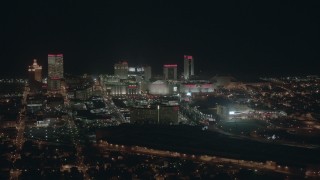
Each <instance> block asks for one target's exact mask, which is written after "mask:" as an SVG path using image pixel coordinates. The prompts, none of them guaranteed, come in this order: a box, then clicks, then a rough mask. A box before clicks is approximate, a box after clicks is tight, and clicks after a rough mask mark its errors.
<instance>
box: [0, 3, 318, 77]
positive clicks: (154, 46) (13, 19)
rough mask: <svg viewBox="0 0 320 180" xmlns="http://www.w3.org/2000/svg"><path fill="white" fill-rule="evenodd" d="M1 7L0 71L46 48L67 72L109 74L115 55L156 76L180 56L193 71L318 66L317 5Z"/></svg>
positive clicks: (312, 69)
mask: <svg viewBox="0 0 320 180" xmlns="http://www.w3.org/2000/svg"><path fill="white" fill-rule="evenodd" d="M4 7H6V8H5V9H4V10H3V11H2V12H1V13H4V14H3V15H2V16H1V20H3V21H2V22H3V27H4V28H1V29H0V35H1V36H2V37H3V38H2V41H1V53H0V59H1V60H3V61H5V62H4V64H5V66H6V67H7V68H6V69H5V70H4V71H2V72H1V73H0V76H10V75H14V76H20V77H21V76H24V75H26V73H25V71H23V68H24V67H25V66H26V65H28V62H29V61H30V59H34V58H36V59H38V62H39V64H42V65H43V66H46V63H47V62H46V55H47V54H48V53H63V54H64V55H65V59H66V62H65V70H66V72H69V73H73V74H83V73H89V74H94V73H108V72H111V71H112V69H113V64H114V63H115V62H117V61H119V60H121V59H126V60H128V61H129V62H131V63H133V64H149V65H151V66H152V67H154V72H155V73H156V74H161V72H162V65H163V64H170V63H177V64H178V67H180V68H181V67H183V64H182V63H181V61H180V59H181V57H182V56H183V55H184V54H192V55H193V56H194V58H195V59H196V60H197V66H195V73H197V72H204V73H212V75H214V74H232V75H238V74H240V75H242V74H243V75H260V76H263V75H286V74H290V75H292V74H317V72H318V71H317V66H319V61H318V59H319V53H318V52H317V49H319V43H318V42H319V33H318V32H319V23H318V20H317V19H318V17H319V12H318V11H317V9H316V8H315V7H316V4H311V3H298V2H292V1H288V2H278V4H277V5H276V6H275V5H273V4H272V3H265V4H264V3H262V2H241V3H236V2H234V3H232V2H231V3H230V4H227V3H223V2H215V3H212V4H204V3H199V2H193V3H191V2H188V1H184V2H183V3H180V2H175V3H173V2H172V3H166V2H154V3H151V2H149V3H143V2H134V3H133V2H131V3H124V4H122V3H116V2H113V3H106V2H100V3H96V4H90V3H89V4H87V3H84V2H81V1H77V2H74V1H68V2H65V1H55V3H50V2H40V1H39V2H21V3H17V4H15V3H12V2H5V3H4ZM84 9H85V10H86V11H85V12H87V13H83V12H84V11H83V10H84ZM8 10H10V12H8ZM53 10H56V13H49V12H52V11H53ZM8 59H9V61H8ZM18 65H19V66H18ZM75 65H76V66H77V68H74V66H75ZM179 71H181V69H179Z"/></svg>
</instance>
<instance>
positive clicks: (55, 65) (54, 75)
mask: <svg viewBox="0 0 320 180" xmlns="http://www.w3.org/2000/svg"><path fill="white" fill-rule="evenodd" d="M62 78H63V54H49V55H48V90H51V91H52V90H60V88H61V79H62Z"/></svg>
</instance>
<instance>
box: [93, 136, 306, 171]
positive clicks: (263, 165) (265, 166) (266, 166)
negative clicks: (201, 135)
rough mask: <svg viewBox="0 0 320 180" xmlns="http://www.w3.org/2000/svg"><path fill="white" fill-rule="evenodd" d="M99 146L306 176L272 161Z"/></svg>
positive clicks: (105, 149) (107, 144)
mask: <svg viewBox="0 0 320 180" xmlns="http://www.w3.org/2000/svg"><path fill="white" fill-rule="evenodd" d="M97 146H98V148H99V149H100V151H102V152H104V151H120V152H124V153H130V154H145V155H152V156H160V157H171V158H181V159H187V160H192V161H197V162H204V163H213V164H225V165H233V166H237V167H239V168H247V169H253V170H255V171H273V172H277V173H282V174H286V175H299V176H300V175H304V174H305V172H304V171H299V172H297V170H296V169H295V168H292V167H289V166H280V165H277V163H276V162H272V161H267V162H255V161H248V160H240V159H231V158H224V157H217V156H208V155H190V154H184V153H179V152H171V151H165V150H156V149H151V148H146V147H140V146H124V145H119V144H109V143H107V142H106V141H99V143H98V145H97ZM293 169H294V170H293Z"/></svg>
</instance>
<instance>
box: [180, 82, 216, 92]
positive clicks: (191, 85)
mask: <svg viewBox="0 0 320 180" xmlns="http://www.w3.org/2000/svg"><path fill="white" fill-rule="evenodd" d="M180 92H181V93H185V94H190V95H191V94H193V93H196V94H197V93H213V92H214V84H213V83H211V82H207V81H191V82H188V83H181V84H180Z"/></svg>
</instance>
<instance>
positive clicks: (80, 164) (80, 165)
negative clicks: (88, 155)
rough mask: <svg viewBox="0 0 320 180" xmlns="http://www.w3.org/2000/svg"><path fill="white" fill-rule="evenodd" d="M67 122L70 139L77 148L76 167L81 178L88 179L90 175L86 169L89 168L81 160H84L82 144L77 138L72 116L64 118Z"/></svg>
mask: <svg viewBox="0 0 320 180" xmlns="http://www.w3.org/2000/svg"><path fill="white" fill-rule="evenodd" d="M66 120H67V122H68V126H69V129H70V133H71V139H72V142H73V145H74V146H75V148H76V150H77V154H76V156H77V167H78V170H80V171H81V172H82V173H83V178H84V179H90V176H89V175H88V173H87V170H88V169H89V168H88V167H87V166H86V164H85V163H84V162H83V160H84V156H83V154H82V146H81V144H80V139H79V137H80V136H79V130H78V128H77V126H76V125H75V123H74V120H73V118H71V117H68V118H66Z"/></svg>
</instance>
